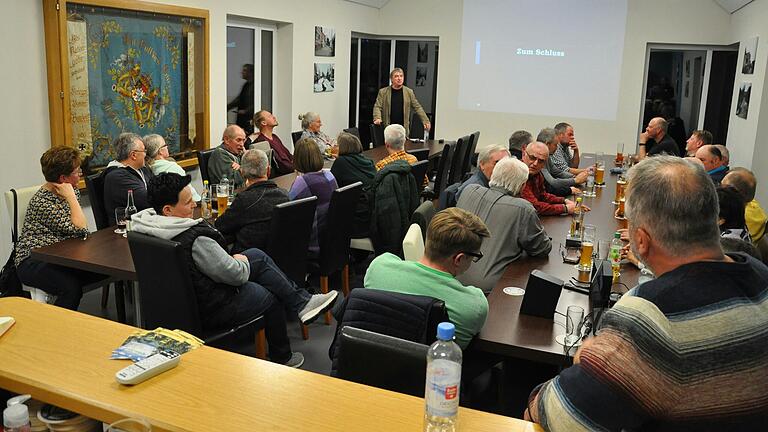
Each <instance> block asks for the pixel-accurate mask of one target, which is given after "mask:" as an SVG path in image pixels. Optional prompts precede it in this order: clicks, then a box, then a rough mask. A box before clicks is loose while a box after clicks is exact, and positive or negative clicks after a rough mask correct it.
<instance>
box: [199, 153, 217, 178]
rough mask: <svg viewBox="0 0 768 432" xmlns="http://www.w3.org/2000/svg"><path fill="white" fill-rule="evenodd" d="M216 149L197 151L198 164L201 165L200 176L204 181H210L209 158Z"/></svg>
mask: <svg viewBox="0 0 768 432" xmlns="http://www.w3.org/2000/svg"><path fill="white" fill-rule="evenodd" d="M214 151H216V149H215V148H212V149H208V150H198V151H197V166H198V167H200V177H202V179H203V181H208V182H210V177H208V160H209V159H210V158H211V154H213V152H214Z"/></svg>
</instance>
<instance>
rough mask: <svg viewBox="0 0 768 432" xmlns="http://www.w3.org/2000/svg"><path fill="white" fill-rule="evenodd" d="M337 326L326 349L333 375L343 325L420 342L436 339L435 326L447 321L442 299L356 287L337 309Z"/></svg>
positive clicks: (426, 342) (332, 374)
mask: <svg viewBox="0 0 768 432" xmlns="http://www.w3.org/2000/svg"><path fill="white" fill-rule="evenodd" d="M337 318H338V320H339V321H338V325H337V327H336V334H335V335H334V338H333V342H332V343H331V346H330V348H329V350H328V355H329V357H330V358H331V360H332V363H331V376H335V375H334V374H335V371H336V370H337V360H338V354H339V353H338V337H339V334H340V332H341V329H343V328H344V327H346V326H351V327H355V328H359V329H364V330H369V331H373V332H376V333H381V334H385V335H387V336H392V337H396V338H400V339H405V340H409V341H411V342H416V343H421V344H427V345H429V344H431V343H432V342H434V341H435V339H436V329H437V325H438V324H439V323H441V322H443V321H448V313H447V312H446V309H445V303H444V302H443V301H442V300H439V299H436V298H432V297H428V296H420V295H411V294H401V293H396V292H391V291H384V290H380V289H373V288H362V289H355V290H352V292H351V293H350V294H349V296H347V298H346V299H344V302H343V303H342V305H341V306H340V307H339V309H338V315H337Z"/></svg>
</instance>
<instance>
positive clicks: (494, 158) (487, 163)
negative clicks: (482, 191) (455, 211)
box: [456, 145, 509, 200]
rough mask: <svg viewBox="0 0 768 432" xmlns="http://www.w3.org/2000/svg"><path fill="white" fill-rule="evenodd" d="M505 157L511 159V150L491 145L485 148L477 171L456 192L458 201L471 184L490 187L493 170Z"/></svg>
mask: <svg viewBox="0 0 768 432" xmlns="http://www.w3.org/2000/svg"><path fill="white" fill-rule="evenodd" d="M505 157H509V150H507V148H506V147H504V146H500V145H490V146H487V147H483V149H482V150H480V154H479V155H478V157H477V171H475V173H474V174H472V177H470V178H468V179H467V180H466V181H465V182H464V183H462V184H461V186H459V189H458V190H457V191H456V199H457V200H458V199H459V198H460V197H461V192H462V191H464V189H465V188H466V187H467V186H469V185H471V184H477V185H480V186H482V187H488V181H489V179H490V178H491V173H493V168H494V167H495V166H496V163H497V162H498V161H500V160H501V159H503V158H505Z"/></svg>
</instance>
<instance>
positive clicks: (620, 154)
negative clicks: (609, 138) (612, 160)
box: [616, 142, 624, 167]
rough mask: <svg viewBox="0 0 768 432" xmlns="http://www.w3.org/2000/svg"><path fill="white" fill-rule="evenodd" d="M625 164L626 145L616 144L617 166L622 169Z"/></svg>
mask: <svg viewBox="0 0 768 432" xmlns="http://www.w3.org/2000/svg"><path fill="white" fill-rule="evenodd" d="M623 164H624V143H623V142H620V143H618V144H616V166H617V167H620V166H622V165H623Z"/></svg>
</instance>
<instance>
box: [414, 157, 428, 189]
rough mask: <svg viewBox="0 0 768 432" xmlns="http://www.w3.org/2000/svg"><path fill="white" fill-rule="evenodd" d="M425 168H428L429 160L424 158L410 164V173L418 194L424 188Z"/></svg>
mask: <svg viewBox="0 0 768 432" xmlns="http://www.w3.org/2000/svg"><path fill="white" fill-rule="evenodd" d="M427 169H429V161H426V160H423V161H419V162H416V163H415V164H413V165H411V175H412V176H413V178H414V180H416V188H417V190H418V191H419V194H421V191H423V190H424V178H425V177H426V175H427Z"/></svg>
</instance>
